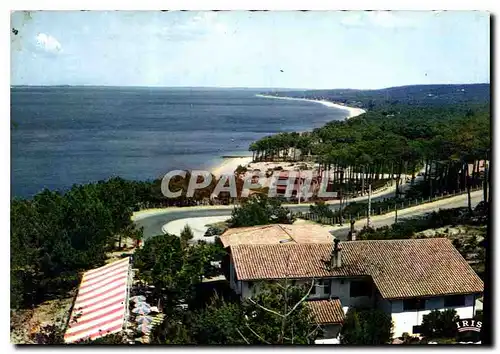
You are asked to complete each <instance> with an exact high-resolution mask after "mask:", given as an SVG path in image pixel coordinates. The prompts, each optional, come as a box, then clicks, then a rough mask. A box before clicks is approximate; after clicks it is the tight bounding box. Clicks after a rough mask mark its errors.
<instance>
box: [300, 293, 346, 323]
mask: <svg viewBox="0 0 500 354" xmlns="http://www.w3.org/2000/svg"><path fill="white" fill-rule="evenodd" d="M305 304H306V306H307V307H309V309H310V310H311V314H312V315H313V318H314V320H313V321H314V322H315V323H317V324H331V323H343V322H344V318H345V314H344V310H342V304H341V303H340V300H339V299H331V300H311V301H306V302H305Z"/></svg>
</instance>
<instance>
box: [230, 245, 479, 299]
mask: <svg viewBox="0 0 500 354" xmlns="http://www.w3.org/2000/svg"><path fill="white" fill-rule="evenodd" d="M341 245H342V251H341V257H342V266H341V267H340V268H332V269H331V268H330V267H329V266H328V263H329V260H330V254H331V252H332V248H333V244H332V243H285V244H262V245H248V244H240V245H234V246H231V253H232V258H233V262H234V267H235V271H236V277H237V279H239V280H258V279H283V278H289V279H300V278H331V277H357V276H370V277H371V278H372V279H373V281H374V283H375V285H376V286H377V288H378V290H379V291H380V294H381V295H382V297H383V298H387V299H395V298H409V297H422V296H436V295H445V294H450V295H451V294H467V293H482V292H483V290H484V283H483V281H482V280H481V279H480V278H479V277H478V275H477V274H476V273H475V272H474V270H473V269H472V268H471V267H470V265H469V264H468V263H467V261H466V260H465V259H464V258H463V257H462V256H461V255H460V253H459V252H458V251H457V250H456V249H455V247H454V246H453V245H452V243H451V242H450V241H449V240H448V239H446V238H429V239H407V240H371V241H348V242H342V243H341Z"/></svg>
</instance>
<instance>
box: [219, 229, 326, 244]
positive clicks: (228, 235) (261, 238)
mask: <svg viewBox="0 0 500 354" xmlns="http://www.w3.org/2000/svg"><path fill="white" fill-rule="evenodd" d="M220 240H221V242H222V244H223V245H224V247H228V246H235V245H251V244H253V245H262V244H279V243H328V242H333V236H332V234H330V233H329V232H328V230H327V229H326V228H325V227H323V226H321V225H314V224H295V225H289V224H272V225H263V226H252V227H239V228H234V229H228V230H226V231H225V232H224V233H223V234H222V235H221V236H220Z"/></svg>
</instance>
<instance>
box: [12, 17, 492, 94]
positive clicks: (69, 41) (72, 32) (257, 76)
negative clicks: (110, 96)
mask: <svg viewBox="0 0 500 354" xmlns="http://www.w3.org/2000/svg"><path fill="white" fill-rule="evenodd" d="M11 26H12V28H13V30H12V33H11V85H103V86H169V87H171V86H191V87H193V86H210V87H259V88H267V87H273V88H310V89H312V88H317V89H321V88H354V89H377V88H383V87H391V86H402V85H415V84H452V83H458V84H463V83H484V82H490V70H489V68H490V28H489V27H490V18H489V13H487V12H479V11H433V12H431V11H414V12H412V11H392V12H387V11H370V12H363V11H307V12H300V11H268V12H249V11H224V12H221V11H219V12H203V11H202V12H195V11H175V12H160V11H110V12H105V11H39V12H29V13H28V12H13V13H12V15H11Z"/></svg>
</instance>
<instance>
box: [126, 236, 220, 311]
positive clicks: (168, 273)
mask: <svg viewBox="0 0 500 354" xmlns="http://www.w3.org/2000/svg"><path fill="white" fill-rule="evenodd" d="M225 254H226V253H225V251H224V249H223V248H222V246H220V244H218V243H215V244H208V243H205V242H201V241H200V242H198V243H197V244H195V245H193V246H190V247H186V248H183V247H182V246H181V240H180V238H179V237H177V236H175V235H169V234H166V235H159V236H156V237H153V238H150V239H148V240H147V241H146V243H145V244H144V247H143V248H141V249H139V250H137V251H136V253H135V261H134V266H135V267H136V268H137V269H139V274H138V277H139V278H140V279H142V280H144V281H145V282H147V283H149V284H152V285H154V286H155V296H156V297H157V298H160V299H162V303H163V304H164V305H165V306H167V307H170V308H173V307H175V306H176V305H178V304H180V303H189V302H190V301H192V300H194V298H195V286H196V285H197V284H199V283H200V282H201V281H202V279H203V277H212V276H216V275H218V274H220V270H219V269H218V268H216V267H215V266H213V265H212V262H219V261H221V260H222V258H223V257H224V255H225Z"/></svg>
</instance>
